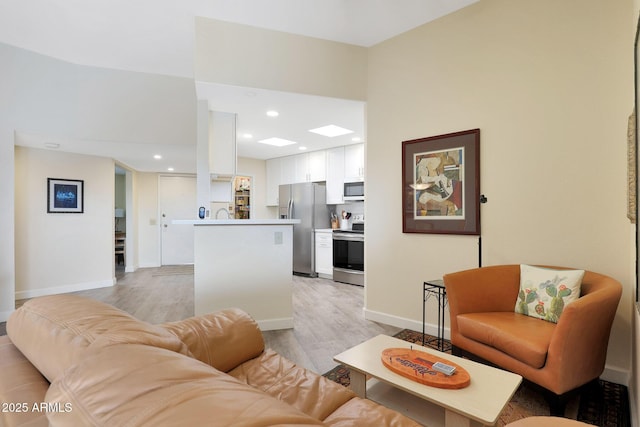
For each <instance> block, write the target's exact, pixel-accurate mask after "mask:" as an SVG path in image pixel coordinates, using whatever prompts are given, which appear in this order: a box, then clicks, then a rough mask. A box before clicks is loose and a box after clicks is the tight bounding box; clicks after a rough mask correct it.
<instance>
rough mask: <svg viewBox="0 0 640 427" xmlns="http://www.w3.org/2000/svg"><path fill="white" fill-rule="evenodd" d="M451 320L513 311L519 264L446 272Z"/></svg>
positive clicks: (517, 287) (516, 293)
mask: <svg viewBox="0 0 640 427" xmlns="http://www.w3.org/2000/svg"><path fill="white" fill-rule="evenodd" d="M443 279H444V285H445V288H446V291H447V299H448V301H449V312H450V313H451V320H452V322H453V321H454V317H455V316H457V315H458V314H464V313H483V312H495V311H514V310H515V304H516V299H517V298H518V290H519V288H520V266H519V265H500V266H492V267H482V268H474V269H471V270H465V271H459V272H456V273H450V274H445V275H444V277H443Z"/></svg>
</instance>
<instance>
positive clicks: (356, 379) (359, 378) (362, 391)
mask: <svg viewBox="0 0 640 427" xmlns="http://www.w3.org/2000/svg"><path fill="white" fill-rule="evenodd" d="M349 378H350V383H349V388H350V389H351V390H352V391H353V392H354V393H355V394H356V395H357V396H358V397H361V398H363V399H366V398H367V376H366V375H365V374H363V373H362V372H358V371H356V370H355V369H351V370H350V371H349Z"/></svg>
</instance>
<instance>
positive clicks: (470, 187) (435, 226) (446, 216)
mask: <svg viewBox="0 0 640 427" xmlns="http://www.w3.org/2000/svg"><path fill="white" fill-rule="evenodd" d="M479 200H480V129H472V130H467V131H462V132H456V133H450V134H446V135H438V136H432V137H428V138H420V139H414V140H411V141H403V142H402V213H403V216H402V232H403V233H432V234H475V235H479V234H480V202H479Z"/></svg>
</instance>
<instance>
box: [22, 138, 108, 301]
mask: <svg viewBox="0 0 640 427" xmlns="http://www.w3.org/2000/svg"><path fill="white" fill-rule="evenodd" d="M15 167H16V179H15V181H16V187H15V188H16V199H15V212H16V217H15V218H16V227H15V230H16V236H18V238H17V239H16V249H15V250H16V266H15V269H16V299H22V298H31V297H35V296H40V295H49V294H51V293H62V292H71V291H75V290H81V289H88V288H96V287H103V286H111V285H113V283H114V282H113V280H114V274H113V266H114V255H113V232H114V219H113V209H114V178H113V174H114V163H113V160H111V159H107V158H104V157H94V156H85V155H79V154H70V153H62V152H56V151H49V150H40V149H32V148H24V147H16V151H15ZM47 178H68V179H80V180H83V181H84V213H82V214H60V213H58V214H54V213H47Z"/></svg>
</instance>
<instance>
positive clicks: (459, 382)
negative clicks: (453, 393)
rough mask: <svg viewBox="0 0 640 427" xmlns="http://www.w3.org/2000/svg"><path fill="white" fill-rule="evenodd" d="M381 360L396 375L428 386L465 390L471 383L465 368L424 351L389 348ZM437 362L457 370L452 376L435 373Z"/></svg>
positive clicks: (383, 353) (384, 351) (383, 352)
mask: <svg viewBox="0 0 640 427" xmlns="http://www.w3.org/2000/svg"><path fill="white" fill-rule="evenodd" d="M380 358H381V360H382V363H383V364H384V366H386V367H387V368H388V369H390V370H392V371H393V372H395V373H396V374H399V375H402V376H403V377H406V378H409V379H410V380H413V381H416V382H419V383H421V384H425V385H428V386H432V387H438V388H446V389H459V388H465V387H467V386H468V385H469V384H470V383H471V377H470V376H469V373H468V372H467V371H466V370H465V369H464V368H463V367H461V366H460V365H456V364H455V363H453V362H450V361H449V360H447V359H444V358H442V357H438V356H435V355H433V354H430V353H426V352H424V351H419V350H413V349H408V348H387V349H385V350H383V351H382V354H381V356H380ZM436 362H442V363H445V364H447V365H450V366H454V367H455V368H456V370H455V371H454V372H453V374H452V375H446V374H443V373H442V372H438V371H435V370H434V369H433V364H434V363H436Z"/></svg>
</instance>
